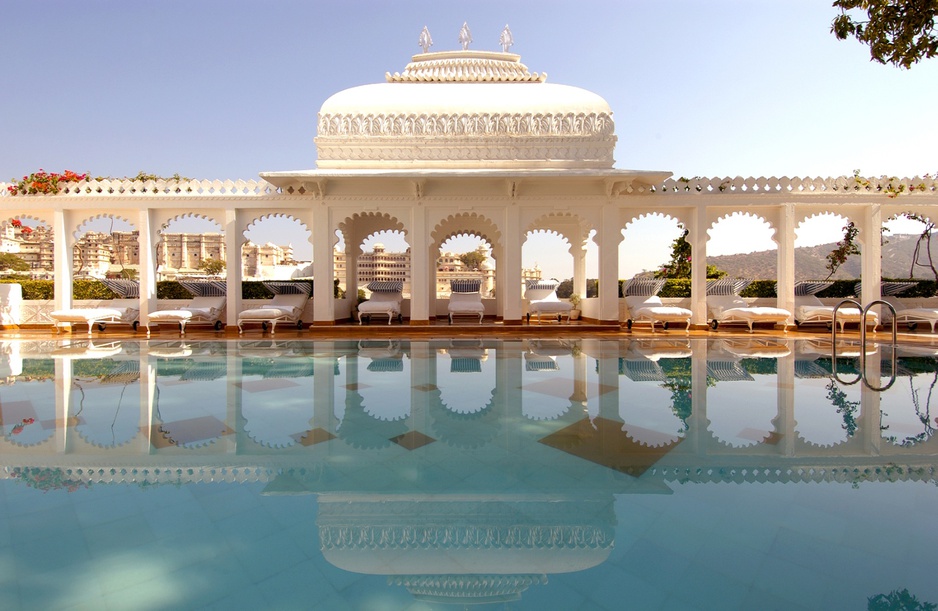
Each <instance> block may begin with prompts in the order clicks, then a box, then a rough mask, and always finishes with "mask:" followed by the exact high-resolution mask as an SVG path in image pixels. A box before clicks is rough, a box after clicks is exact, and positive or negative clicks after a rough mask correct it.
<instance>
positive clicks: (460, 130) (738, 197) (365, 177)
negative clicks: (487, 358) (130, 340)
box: [0, 35, 938, 328]
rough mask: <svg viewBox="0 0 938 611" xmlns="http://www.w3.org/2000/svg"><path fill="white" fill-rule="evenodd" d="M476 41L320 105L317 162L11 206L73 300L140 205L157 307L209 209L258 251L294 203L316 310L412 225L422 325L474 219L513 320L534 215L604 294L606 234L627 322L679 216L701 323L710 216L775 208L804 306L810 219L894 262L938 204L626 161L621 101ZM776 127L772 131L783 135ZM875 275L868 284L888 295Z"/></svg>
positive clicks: (231, 279)
mask: <svg viewBox="0 0 938 611" xmlns="http://www.w3.org/2000/svg"><path fill="white" fill-rule="evenodd" d="M507 40H508V42H507V43H506V44H505V45H504V47H503V50H502V51H476V50H470V49H468V48H467V47H468V44H464V48H463V49H462V50H456V51H444V52H429V51H428V49H427V48H424V52H423V53H420V54H417V55H414V56H413V57H412V58H411V61H410V63H409V64H407V65H406V67H405V68H404V70H403V72H400V73H398V72H394V73H388V74H386V75H385V82H382V83H377V84H372V85H364V86H359V87H353V88H351V89H347V90H344V91H340V92H338V93H336V94H335V95H333V96H332V97H330V98H329V99H327V100H326V101H325V102H324V103H323V104H322V107H321V108H320V111H319V117H318V133H317V135H316V138H315V144H316V149H317V155H318V159H317V164H316V167H315V168H314V169H309V170H299V171H269V172H261V173H260V178H261V180H251V181H240V180H239V181H210V180H205V181H181V182H175V181H165V182H164V181H151V182H131V181H90V182H87V183H85V182H82V183H74V184H70V185H67V186H66V188H65V189H64V190H63V192H61V193H59V194H56V195H28V196H24V195H21V196H17V197H11V196H9V194H8V193H7V191H6V189H0V202H2V206H3V209H4V213H5V214H7V215H11V217H19V218H33V219H37V220H40V221H42V222H45V223H46V224H48V225H49V226H50V227H52V229H53V232H54V238H55V250H56V253H55V276H56V287H55V288H56V290H55V295H56V297H55V307H56V308H57V309H64V308H68V307H70V306H71V299H72V298H71V295H72V291H71V284H72V269H73V265H72V246H73V245H74V244H75V242H76V237H75V233H76V230H77V229H78V228H79V227H80V226H81V225H82V224H83V223H84V222H86V221H87V220H88V219H92V218H95V217H99V216H116V217H120V218H124V219H125V220H127V221H129V222H130V223H131V224H133V225H135V226H136V228H137V229H138V230H139V235H140V245H139V246H140V276H139V277H140V282H141V297H140V299H141V308H140V315H141V318H144V317H145V316H146V315H147V313H148V312H150V311H154V310H155V309H156V308H157V303H156V262H157V258H156V252H157V245H158V243H159V242H160V232H161V231H163V230H165V228H166V227H167V226H168V224H169V223H170V222H171V221H173V220H174V219H177V218H181V217H185V216H187V215H192V214H193V211H194V212H195V214H197V215H198V216H202V217H205V218H207V219H211V220H214V221H215V222H217V223H218V224H219V225H221V227H222V228H223V230H224V234H225V246H226V250H227V252H229V253H237V252H241V246H242V245H243V244H244V243H245V242H246V241H247V238H246V237H245V236H244V232H245V230H246V229H248V228H249V227H250V226H252V225H253V224H254V223H256V222H258V221H259V220H261V219H264V218H267V217H271V216H281V217H291V218H293V219H296V220H297V221H299V222H300V223H301V224H302V225H304V226H305V228H306V229H308V230H309V231H310V232H311V238H310V239H311V242H312V246H313V272H314V274H313V275H314V277H315V278H316V279H321V278H328V279H329V281H328V282H321V281H320V282H318V283H317V284H316V289H315V290H314V296H313V299H312V307H311V309H310V310H309V314H310V316H309V317H308V318H304V320H311V321H312V322H313V324H314V325H332V324H335V323H336V322H341V321H346V320H349V319H350V318H351V317H352V309H353V307H354V305H355V296H356V291H354V290H349V291H347V293H346V295H347V297H346V298H342V299H336V298H334V297H333V291H332V279H333V278H334V275H335V269H334V267H335V264H334V257H333V251H334V248H335V246H336V244H337V243H338V242H339V238H338V235H341V236H342V237H343V239H344V242H345V244H346V245H348V246H351V247H347V250H346V253H347V256H348V257H349V260H348V261H347V265H346V266H345V273H346V278H345V281H344V282H343V284H344V285H345V286H347V287H355V286H356V283H357V279H356V275H355V270H356V260H355V255H356V253H357V252H358V249H357V248H355V246H357V245H359V244H361V243H362V242H363V241H364V240H365V239H367V238H368V237H369V236H372V235H374V234H376V233H379V232H382V231H398V232H401V233H403V235H404V236H405V239H406V240H407V242H408V244H409V247H410V252H411V270H410V273H411V279H412V286H411V294H410V296H409V304H407V312H409V322H410V324H411V325H428V324H430V323H431V322H432V321H433V320H434V319H435V318H436V317H437V316H438V315H442V314H440V312H445V311H446V304H445V303H437V301H438V300H437V297H436V285H437V278H436V265H435V261H436V259H437V257H438V256H439V252H440V248H441V246H442V245H443V244H444V242H446V241H447V240H448V239H449V238H451V237H453V236H456V235H474V236H477V237H478V238H481V239H482V240H484V241H485V242H487V243H488V244H489V245H491V248H492V257H493V258H494V259H495V261H496V272H495V273H496V277H495V284H496V287H497V291H496V296H495V298H494V299H492V300H486V301H487V302H489V303H488V304H487V310H488V313H490V314H491V315H494V317H495V318H496V319H498V320H500V321H502V322H503V323H504V324H506V325H512V324H514V325H520V324H521V323H522V320H523V315H524V308H525V306H524V300H523V294H522V259H521V255H522V246H523V244H524V242H525V239H526V236H527V235H528V234H529V232H532V231H547V232H552V233H555V234H556V235H558V236H560V237H561V238H563V239H564V240H566V242H567V243H569V245H570V251H571V254H572V256H573V262H574V265H573V272H574V273H573V280H574V292H576V293H577V294H579V295H581V296H582V295H585V294H586V245H587V243H588V242H589V241H590V240H592V241H593V242H594V243H595V244H596V246H597V251H598V268H599V272H598V280H599V293H598V297H593V298H589V299H585V300H584V301H583V303H582V305H581V308H582V310H583V317H584V319H586V320H589V321H591V322H595V323H598V324H601V325H619V324H620V307H619V296H618V282H619V279H620V276H619V267H618V261H619V250H620V245H621V246H622V248H623V249H624V251H623V252H624V253H625V256H628V243H625V244H622V242H623V230H624V229H625V228H626V227H627V226H628V225H629V224H630V223H632V222H634V221H636V220H638V219H640V218H642V217H644V216H648V215H660V216H665V217H670V218H672V219H675V220H677V221H678V222H679V223H680V224H681V225H683V226H684V227H685V228H686V229H687V230H688V232H689V233H688V236H687V240H688V242H689V243H690V244H691V245H692V248H693V252H692V265H693V268H692V281H691V286H692V296H691V299H690V305H689V307H690V308H691V310H692V312H693V319H692V323H693V325H694V326H696V327H698V328H703V327H704V326H705V325H706V317H707V311H706V298H705V293H706V290H705V286H706V264H707V257H706V252H707V240H708V233H707V231H708V229H710V228H711V226H712V225H713V224H714V223H716V222H718V221H719V220H720V219H722V218H724V217H726V216H729V215H731V214H735V213H743V214H746V215H751V216H754V217H756V218H759V219H761V220H763V221H765V222H766V223H768V224H769V225H770V227H771V228H772V229H773V230H774V237H773V239H774V240H775V242H776V243H777V246H778V288H777V292H778V303H777V305H778V307H781V308H785V309H788V310H790V311H791V310H793V307H794V277H795V276H794V238H795V229H796V228H797V227H798V225H799V224H800V223H802V222H803V221H805V220H806V219H808V218H810V217H812V216H815V215H818V214H824V213H833V214H837V215H840V216H843V217H845V218H847V219H849V220H850V221H853V223H855V225H856V226H857V227H858V228H859V231H860V233H859V240H860V242H861V243H862V246H863V248H862V253H863V254H862V275H863V277H870V278H879V277H880V275H881V274H880V267H881V265H880V231H881V227H882V225H883V222H884V221H885V220H887V219H888V218H890V217H891V216H893V215H896V214H900V213H909V212H912V213H915V214H919V215H922V216H924V217H928V218H932V219H934V218H938V183H936V181H935V179H934V178H929V177H926V178H924V179H923V178H903V179H886V178H883V179H865V180H861V179H858V178H855V177H840V178H813V179H809V178H804V179H802V178H786V177H782V178H763V177H760V178H742V177H737V178H700V179H694V180H674V179H671V178H670V176H671V173H670V172H667V171H640V170H626V169H618V168H616V167H614V166H615V157H614V154H615V145H616V140H617V137H616V133H615V124H614V121H613V112H612V110H611V108H610V107H609V104H608V103H607V102H606V101H605V100H604V99H603V98H602V97H600V96H599V95H597V94H595V93H592V92H590V91H586V90H584V89H580V88H577V87H571V86H566V85H560V84H554V83H549V82H547V76H546V74H543V73H541V74H539V73H536V72H530V71H529V70H528V68H527V67H526V66H525V65H524V64H523V63H521V60H520V56H519V55H516V54H513V53H510V52H508V50H507V49H508V46H509V44H510V35H509V36H508V38H507ZM768 145H769V143H767V146H768ZM241 280H242V278H241V269H240V265H238V264H232V265H230V266H229V269H228V271H227V282H228V296H229V298H228V310H227V320H226V322H227V324H228V325H229V328H235V326H236V321H237V316H238V312H240V311H241V310H242V309H244V306H243V305H242V303H241V291H240V286H241ZM323 289H327V290H323ZM879 291H880V286H879V283H876V282H864V283H863V285H862V293H863V294H862V296H861V300H862V301H863V303H864V304H865V303H869V302H871V301H873V300H874V299H877V298H879V296H880V295H879Z"/></svg>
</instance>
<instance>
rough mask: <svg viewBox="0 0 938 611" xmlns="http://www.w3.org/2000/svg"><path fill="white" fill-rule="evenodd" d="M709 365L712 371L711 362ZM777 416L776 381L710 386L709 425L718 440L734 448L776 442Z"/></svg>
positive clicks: (708, 400)
mask: <svg viewBox="0 0 938 611" xmlns="http://www.w3.org/2000/svg"><path fill="white" fill-rule="evenodd" d="M707 365H708V370H709V369H710V367H709V365H710V364H709V362H708V364H707ZM740 370H741V368H740ZM746 376H749V374H748V373H747V374H746ZM749 379H752V378H749ZM777 415H778V392H777V390H776V387H775V385H774V384H772V385H766V384H745V385H740V384H735V383H731V382H717V383H716V384H715V386H713V387H712V388H708V389H707V419H708V420H709V421H710V422H709V426H708V428H709V430H710V432H711V434H713V436H714V437H715V438H716V439H717V440H719V441H720V442H722V443H724V444H726V445H729V446H732V447H734V448H743V447H747V446H752V445H756V444H759V443H768V444H773V443H776V442H777V440H778V436H777V434H776V433H775V425H774V423H773V420H774V419H775V417H776V416H777Z"/></svg>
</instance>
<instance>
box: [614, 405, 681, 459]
mask: <svg viewBox="0 0 938 611" xmlns="http://www.w3.org/2000/svg"><path fill="white" fill-rule="evenodd" d="M620 412H621V410H620ZM620 417H622V418H623V419H624V420H625V422H624V424H623V425H622V430H623V431H625V434H626V435H627V436H628V437H629V439H632V440H633V441H636V442H638V443H640V444H642V445H643V446H648V447H652V448H657V447H661V446H666V445H671V444H674V443H677V441H678V440H680V439H682V438H683V437H684V433H685V432H686V424H685V423H684V421H683V420H681V419H680V418H679V417H678V416H677V415H676V414H675V413H674V411H672V410H671V409H670V407H669V406H668V405H666V404H664V403H651V402H646V401H639V402H636V403H634V404H631V405H629V409H628V410H627V413H626V414H621V413H620Z"/></svg>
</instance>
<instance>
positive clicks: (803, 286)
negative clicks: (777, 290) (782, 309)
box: [795, 280, 834, 297]
mask: <svg viewBox="0 0 938 611" xmlns="http://www.w3.org/2000/svg"><path fill="white" fill-rule="evenodd" d="M832 284H834V281H833V280H818V281H812V282H809V281H807V280H802V281H801V282H798V283H796V284H795V295H796V296H799V297H804V296H805V295H816V294H817V293H820V292H821V291H823V290H824V289H826V288H827V287H829V286H830V285H832Z"/></svg>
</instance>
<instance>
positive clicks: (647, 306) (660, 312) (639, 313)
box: [625, 295, 691, 322]
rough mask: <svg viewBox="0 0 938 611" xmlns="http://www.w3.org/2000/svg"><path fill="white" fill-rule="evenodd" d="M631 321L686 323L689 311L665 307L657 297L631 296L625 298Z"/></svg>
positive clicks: (689, 315) (675, 307) (689, 314)
mask: <svg viewBox="0 0 938 611" xmlns="http://www.w3.org/2000/svg"><path fill="white" fill-rule="evenodd" d="M625 303H626V304H627V305H628V306H629V312H630V313H631V315H632V318H633V319H646V320H660V321H664V322H687V321H688V320H689V319H690V317H691V311H690V310H688V309H687V308H681V307H678V306H666V305H664V303H662V301H661V297H658V296H657V295H651V296H646V295H631V296H629V297H626V298H625Z"/></svg>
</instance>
